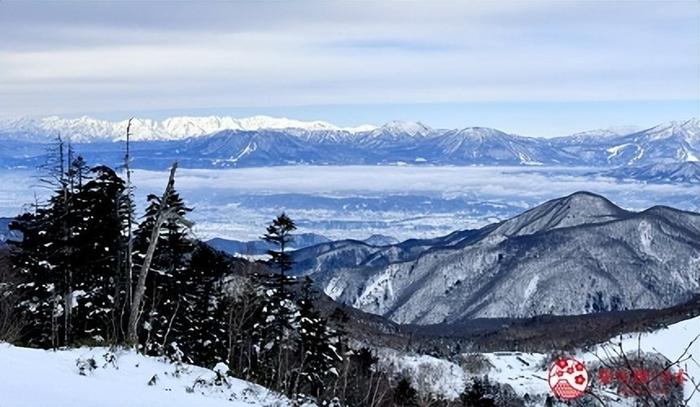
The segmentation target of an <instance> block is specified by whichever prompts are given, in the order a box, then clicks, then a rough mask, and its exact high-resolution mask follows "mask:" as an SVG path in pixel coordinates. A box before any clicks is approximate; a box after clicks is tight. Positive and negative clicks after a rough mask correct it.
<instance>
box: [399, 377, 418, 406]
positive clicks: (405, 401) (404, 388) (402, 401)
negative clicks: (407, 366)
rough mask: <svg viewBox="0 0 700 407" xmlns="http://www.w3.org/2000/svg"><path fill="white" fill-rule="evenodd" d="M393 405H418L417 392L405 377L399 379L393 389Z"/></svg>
mask: <svg viewBox="0 0 700 407" xmlns="http://www.w3.org/2000/svg"><path fill="white" fill-rule="evenodd" d="M394 403H395V404H396V405H397V406H401V407H411V406H417V405H418V392H417V391H416V389H414V388H413V386H411V382H409V381H408V379H406V378H405V377H403V378H401V380H399V382H398V384H397V385H396V387H395V388H394Z"/></svg>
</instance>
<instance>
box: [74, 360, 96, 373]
mask: <svg viewBox="0 0 700 407" xmlns="http://www.w3.org/2000/svg"><path fill="white" fill-rule="evenodd" d="M75 366H76V367H77V368H78V374H79V375H81V376H87V375H88V373H92V371H93V370H95V369H97V362H95V359H93V358H87V359H82V358H78V359H76V360H75Z"/></svg>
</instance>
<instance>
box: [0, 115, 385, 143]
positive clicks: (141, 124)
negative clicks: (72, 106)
mask: <svg viewBox="0 0 700 407" xmlns="http://www.w3.org/2000/svg"><path fill="white" fill-rule="evenodd" d="M128 122H129V121H128V120H121V121H109V120H100V119H95V118H91V117H88V116H82V117H78V118H74V119H66V118H61V117H58V116H50V117H44V118H28V117H24V118H18V119H4V120H0V133H5V134H16V135H24V136H28V137H30V138H32V139H41V138H42V135H43V137H44V138H45V137H46V136H55V135H58V134H61V135H62V136H63V137H67V138H70V139H71V140H72V141H73V142H77V143H85V142H91V141H117V140H123V139H125V137H126V127H127V124H128ZM375 128H376V127H375V126H372V125H368V124H365V125H361V126H358V127H339V126H336V125H334V124H331V123H328V122H324V121H301V120H293V119H288V118H286V117H270V116H260V115H259V116H252V117H245V118H234V117H231V116H202V117H196V116H179V117H170V118H167V119H165V120H162V121H157V120H151V119H142V118H134V119H133V120H132V124H131V133H132V139H133V140H135V141H148V140H161V141H163V140H181V139H185V138H188V137H199V136H203V135H207V134H212V133H217V132H220V131H223V130H241V131H256V130H264V129H302V130H307V131H343V132H349V133H357V132H363V131H370V130H373V129H375Z"/></svg>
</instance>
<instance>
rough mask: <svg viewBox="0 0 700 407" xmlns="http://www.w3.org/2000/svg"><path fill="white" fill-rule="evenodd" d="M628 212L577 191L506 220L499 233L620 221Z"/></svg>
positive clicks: (603, 199) (590, 193)
mask: <svg viewBox="0 0 700 407" xmlns="http://www.w3.org/2000/svg"><path fill="white" fill-rule="evenodd" d="M626 213H627V212H626V211H625V210H623V209H622V208H620V207H619V206H617V205H615V204H614V203H612V202H610V201H609V200H608V199H607V198H605V197H603V196H600V195H597V194H594V193H592V192H588V191H577V192H574V193H573V194H571V195H568V196H565V197H563V198H557V199H552V200H550V201H547V202H545V203H543V204H541V205H538V206H536V207H534V208H532V209H530V210H528V211H526V212H524V213H522V214H521V215H519V216H516V217H514V218H512V219H509V220H507V221H505V222H504V223H503V224H502V225H501V226H500V227H499V228H498V233H499V234H502V235H505V236H514V235H528V234H533V233H538V232H543V231H547V230H552V229H557V228H564V227H572V226H578V225H581V224H593V223H600V222H606V221H610V220H616V219H619V218H620V217H621V216H623V215H625V214H626Z"/></svg>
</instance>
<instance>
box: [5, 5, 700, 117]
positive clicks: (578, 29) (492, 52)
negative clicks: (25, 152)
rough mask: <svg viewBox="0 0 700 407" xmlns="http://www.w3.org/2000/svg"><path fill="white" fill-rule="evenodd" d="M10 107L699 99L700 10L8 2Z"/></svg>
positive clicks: (46, 110)
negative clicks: (698, 30)
mask: <svg viewBox="0 0 700 407" xmlns="http://www.w3.org/2000/svg"><path fill="white" fill-rule="evenodd" d="M0 26H3V27H4V28H5V29H4V30H3V31H4V34H6V35H4V36H3V38H0V111H2V113H3V114H5V115H10V114H11V115H16V114H35V115H37V114H38V115H44V114H70V113H82V112H86V111H88V112H94V111H105V112H107V111H115V110H131V111H136V112H137V111H140V110H148V109H185V108H188V107H189V108H203V107H212V106H232V107H236V106H238V107H246V106H259V107H273V106H303V105H334V104H378V103H458V102H486V101H499V102H515V101H550V102H568V101H593V100H607V101H616V100H688V99H695V98H697V97H698V94H697V89H698V87H699V86H700V84H699V83H698V76H697V70H698V54H697V49H698V46H700V44H699V41H700V39H698V36H697V35H696V34H697V26H698V7H697V3H695V2H669V3H664V4H661V3H659V2H546V1H539V2H515V1H514V2H449V1H447V2H438V3H434V2H431V3H430V4H427V3H423V2H381V3H380V2H310V1H301V2H284V3H280V2H230V3H227V2H212V3H196V4H195V3H189V2H167V3H165V2H143V3H142V2H139V3H136V2H62V3H60V4H58V3H45V2H40V3H34V2H23V3H14V2H0Z"/></svg>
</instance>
